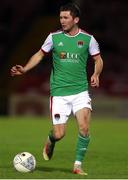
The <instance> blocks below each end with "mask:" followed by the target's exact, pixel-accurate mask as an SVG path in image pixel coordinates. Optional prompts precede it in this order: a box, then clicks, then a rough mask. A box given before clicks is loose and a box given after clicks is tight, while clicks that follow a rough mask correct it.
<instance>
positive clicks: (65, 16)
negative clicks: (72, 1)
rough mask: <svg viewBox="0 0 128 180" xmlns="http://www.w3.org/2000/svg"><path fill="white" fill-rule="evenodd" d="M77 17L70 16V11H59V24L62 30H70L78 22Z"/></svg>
mask: <svg viewBox="0 0 128 180" xmlns="http://www.w3.org/2000/svg"><path fill="white" fill-rule="evenodd" d="M78 21H79V18H78V17H76V18H74V17H72V15H71V14H70V11H61V12H60V24H61V26H62V29H63V30H64V31H67V32H70V31H71V30H72V29H73V28H74V26H75V25H76V24H77V23H78Z"/></svg>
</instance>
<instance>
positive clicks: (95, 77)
mask: <svg viewBox="0 0 128 180" xmlns="http://www.w3.org/2000/svg"><path fill="white" fill-rule="evenodd" d="M91 87H99V76H98V75H96V74H93V75H92V76H91Z"/></svg>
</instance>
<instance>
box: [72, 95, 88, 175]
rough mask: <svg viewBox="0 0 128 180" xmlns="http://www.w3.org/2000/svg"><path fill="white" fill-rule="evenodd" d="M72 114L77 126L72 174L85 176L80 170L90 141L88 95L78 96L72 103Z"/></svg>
mask: <svg viewBox="0 0 128 180" xmlns="http://www.w3.org/2000/svg"><path fill="white" fill-rule="evenodd" d="M74 113H75V117H76V120H77V124H78V130H79V133H78V139H77V147H76V158H75V163H74V170H73V172H74V173H76V174H81V175H87V173H85V172H84V171H83V170H82V168H81V165H82V161H83V159H84V156H85V154H86V151H87V147H88V144H89V141H90V136H89V122H90V116H91V103H90V98H89V96H88V93H85V94H82V96H81V95H80V96H79V97H78V98H77V99H76V102H74Z"/></svg>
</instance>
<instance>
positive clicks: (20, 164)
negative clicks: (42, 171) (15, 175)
mask: <svg viewBox="0 0 128 180" xmlns="http://www.w3.org/2000/svg"><path fill="white" fill-rule="evenodd" d="M13 165H14V167H15V169H16V170H17V171H19V172H31V171H33V170H34V169H35V167H36V159H35V157H34V156H33V155H32V154H31V153H29V152H22V153H18V154H17V155H16V156H15V157H14V159H13Z"/></svg>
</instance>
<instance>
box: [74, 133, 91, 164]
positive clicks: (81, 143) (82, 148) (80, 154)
mask: <svg viewBox="0 0 128 180" xmlns="http://www.w3.org/2000/svg"><path fill="white" fill-rule="evenodd" d="M89 141H90V136H89V135H88V136H85V137H84V136H82V135H81V134H78V141H77V146H76V161H80V162H82V161H83V159H84V156H85V153H86V151H87V147H88V144H89Z"/></svg>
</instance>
